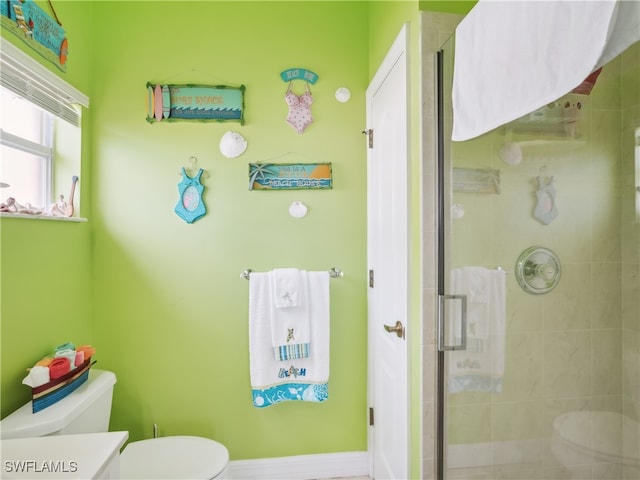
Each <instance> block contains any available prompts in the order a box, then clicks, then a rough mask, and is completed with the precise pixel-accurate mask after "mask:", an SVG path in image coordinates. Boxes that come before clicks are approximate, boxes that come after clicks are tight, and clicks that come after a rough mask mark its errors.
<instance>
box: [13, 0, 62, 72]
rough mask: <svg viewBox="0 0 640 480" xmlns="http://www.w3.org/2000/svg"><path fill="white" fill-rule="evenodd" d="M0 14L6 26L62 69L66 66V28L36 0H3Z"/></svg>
mask: <svg viewBox="0 0 640 480" xmlns="http://www.w3.org/2000/svg"><path fill="white" fill-rule="evenodd" d="M54 15H55V12H54ZM0 18H1V19H2V28H3V29H4V30H6V31H9V32H12V33H13V34H15V35H17V36H18V37H20V38H21V39H22V40H24V42H25V43H27V45H29V46H30V47H31V48H33V49H34V50H35V51H37V52H38V53H39V54H40V55H42V56H43V57H44V58H46V59H47V60H49V61H51V62H53V63H54V64H55V65H56V66H57V67H58V68H59V69H60V70H62V71H65V70H66V63H67V55H68V48H69V43H68V41H67V39H66V37H65V31H64V29H63V28H62V26H61V24H59V23H58V22H56V20H54V19H53V18H51V17H50V16H49V15H47V13H46V12H45V11H44V10H42V8H40V7H39V6H38V5H36V3H35V2H34V1H33V0H2V1H0Z"/></svg>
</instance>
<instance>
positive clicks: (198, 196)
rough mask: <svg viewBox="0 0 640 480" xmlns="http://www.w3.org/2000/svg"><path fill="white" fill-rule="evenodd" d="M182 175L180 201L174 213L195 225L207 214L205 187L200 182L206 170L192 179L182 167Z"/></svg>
mask: <svg viewBox="0 0 640 480" xmlns="http://www.w3.org/2000/svg"><path fill="white" fill-rule="evenodd" d="M181 173H182V180H181V181H180V183H178V192H180V200H178V203H177V204H176V208H175V209H174V211H175V212H176V214H177V215H178V216H179V217H180V218H182V219H183V220H184V221H185V222H187V223H193V222H195V221H196V220H198V219H199V218H200V217H202V216H203V215H204V214H205V213H207V208H206V207H205V206H204V202H203V201H202V192H204V185H202V183H201V182H200V178H201V177H202V174H203V173H204V170H203V169H202V168H201V169H200V170H198V173H196V175H195V176H194V177H190V176H189V175H188V174H187V171H186V170H185V168H184V167H182V169H181Z"/></svg>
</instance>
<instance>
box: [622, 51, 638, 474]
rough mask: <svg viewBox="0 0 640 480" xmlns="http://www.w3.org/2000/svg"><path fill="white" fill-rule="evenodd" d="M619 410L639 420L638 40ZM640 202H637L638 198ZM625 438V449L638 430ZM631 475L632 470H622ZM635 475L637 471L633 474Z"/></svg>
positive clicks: (631, 90)
mask: <svg viewBox="0 0 640 480" xmlns="http://www.w3.org/2000/svg"><path fill="white" fill-rule="evenodd" d="M620 68H621V91H622V157H623V159H625V160H624V162H623V165H622V178H623V180H622V190H621V196H622V208H621V215H622V220H621V229H622V245H621V252H622V265H621V270H622V312H621V313H622V411H623V412H624V414H625V415H627V416H628V417H631V418H633V419H635V420H640V295H639V294H638V292H639V291H640V212H637V211H635V200H634V199H635V197H636V196H640V192H636V191H635V190H636V189H635V187H636V185H635V184H634V180H635V176H636V172H634V161H633V159H634V144H635V142H634V133H635V130H636V129H637V128H640V43H636V44H635V45H633V46H632V47H631V48H629V49H628V50H626V51H625V52H624V53H623V54H622V59H621V66H620ZM639 204H640V202H639ZM630 435H631V438H628V439H626V443H625V448H626V449H627V450H628V453H631V452H630V450H631V449H636V448H638V445H640V441H639V437H640V431H634V432H631V434H630ZM625 474H626V476H625V478H627V479H631V478H634V477H632V475H633V472H625ZM635 478H637V472H636V477H635Z"/></svg>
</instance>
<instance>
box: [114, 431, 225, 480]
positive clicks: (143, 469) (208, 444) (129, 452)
mask: <svg viewBox="0 0 640 480" xmlns="http://www.w3.org/2000/svg"><path fill="white" fill-rule="evenodd" d="M228 463H229V451H228V450H227V449H226V447H225V446H224V445H221V444H220V443H218V442H216V441H214V440H210V439H208V438H203V437H191V436H169V437H159V438H152V439H149V440H141V441H138V442H131V443H129V444H128V445H127V446H126V447H125V449H124V451H123V452H122V454H121V455H120V476H121V478H146V479H158V480H160V479H185V478H189V479H198V480H209V479H211V478H215V477H216V476H218V475H220V474H221V473H222V472H223V471H224V469H225V468H226V466H227V464H228Z"/></svg>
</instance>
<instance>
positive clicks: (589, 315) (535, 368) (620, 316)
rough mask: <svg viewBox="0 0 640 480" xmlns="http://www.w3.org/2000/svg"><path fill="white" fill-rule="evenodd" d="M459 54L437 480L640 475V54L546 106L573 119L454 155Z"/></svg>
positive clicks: (442, 303) (485, 141)
mask: <svg viewBox="0 0 640 480" xmlns="http://www.w3.org/2000/svg"><path fill="white" fill-rule="evenodd" d="M454 42H455V38H454V37H452V38H450V39H449V40H448V41H447V42H446V43H445V45H444V46H443V48H442V50H441V51H440V52H439V54H438V67H439V68H438V76H439V85H438V94H439V95H438V97H439V99H438V102H439V108H438V110H439V115H438V117H439V118H438V123H439V145H438V147H439V159H438V162H439V199H440V201H439V215H438V232H439V235H438V256H439V266H438V294H439V304H438V306H439V312H438V317H439V319H438V323H439V324H438V332H437V336H438V405H439V412H438V418H437V423H438V424H437V430H438V437H437V438H438V440H437V450H438V452H439V459H438V467H437V475H438V478H439V479H501V478H503V479H512V480H515V479H534V478H553V479H571V478H581V479H589V480H595V479H605V478H607V479H619V480H622V479H624V480H628V479H637V478H640V462H639V457H640V447H639V445H640V442H639V438H640V423H638V419H639V417H640V388H639V387H638V385H639V382H638V378H640V303H639V302H638V299H639V298H640V288H639V286H640V267H639V261H640V242H638V238H640V233H639V232H640V223H639V222H638V221H637V219H636V214H635V197H636V195H637V193H636V189H635V186H634V181H633V179H634V178H635V175H634V158H633V152H634V149H635V138H634V131H635V130H634V129H635V128H636V127H637V126H636V125H634V124H633V121H637V118H640V102H638V98H639V97H638V96H637V85H640V75H639V73H640V46H639V45H638V44H636V45H634V46H632V47H631V48H630V49H629V51H627V52H625V53H624V54H623V55H621V57H619V58H616V59H614V60H613V61H612V62H610V63H609V64H607V65H605V67H604V68H603V71H602V74H601V76H600V78H599V80H598V83H597V84H596V85H595V87H594V89H593V92H592V93H591V94H590V95H581V96H575V95H574V96H572V95H568V96H566V97H563V98H562V99H559V100H558V101H557V102H553V104H550V105H549V106H547V107H545V108H547V109H551V108H554V107H559V108H560V109H563V108H564V109H565V111H564V113H560V114H559V113H558V111H554V112H551V113H550V112H548V111H547V112H545V111H536V112H532V114H530V115H529V116H527V117H526V118H522V119H519V120H516V121H514V122H512V123H511V124H508V125H505V126H504V127H500V128H499V129H496V130H494V131H492V132H489V133H487V134H484V135H482V136H480V137H477V138H475V139H472V140H468V141H465V142H452V141H451V140H450V138H451V128H452V107H451V105H452V102H451V85H452V75H453V55H454ZM621 78H622V80H621ZM625 85H627V86H632V87H630V88H628V89H626V90H625V88H624V86H625ZM578 103H579V104H580V105H579V108H578V107H577V106H576V105H577V104H578ZM570 109H573V110H572V111H569V110H570ZM559 111H561V110H559ZM541 115H546V120H544V121H540V118H541ZM569 118H571V122H570V125H568V123H569V122H568V121H566V120H568V119H569ZM634 119H635V120H634ZM536 122H537V123H536ZM569 127H570V128H569ZM621 139H622V140H621Z"/></svg>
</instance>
